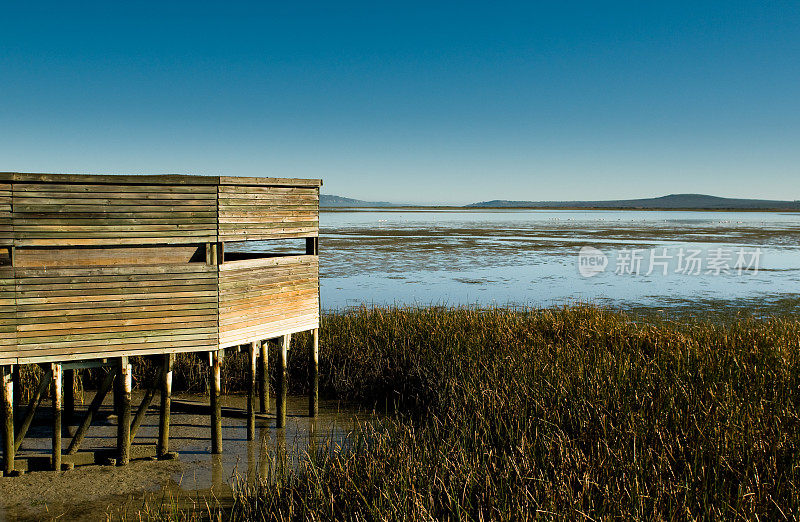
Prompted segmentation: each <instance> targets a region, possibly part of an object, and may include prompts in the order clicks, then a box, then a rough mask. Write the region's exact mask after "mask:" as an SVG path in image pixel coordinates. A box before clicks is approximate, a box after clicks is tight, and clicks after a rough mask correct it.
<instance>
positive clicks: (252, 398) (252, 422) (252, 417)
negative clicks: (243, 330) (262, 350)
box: [247, 341, 258, 440]
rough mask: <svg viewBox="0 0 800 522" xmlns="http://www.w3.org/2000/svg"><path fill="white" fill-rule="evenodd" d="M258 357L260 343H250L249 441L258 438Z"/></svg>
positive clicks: (248, 376) (248, 377)
mask: <svg viewBox="0 0 800 522" xmlns="http://www.w3.org/2000/svg"><path fill="white" fill-rule="evenodd" d="M257 357H258V343H257V342H255V341H253V342H252V343H250V357H249V363H250V364H249V365H248V368H249V370H250V371H249V372H248V375H247V379H248V381H249V382H248V390H247V440H253V439H255V438H256V375H257V373H258V368H257V366H256V359H257Z"/></svg>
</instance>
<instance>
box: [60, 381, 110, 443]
mask: <svg viewBox="0 0 800 522" xmlns="http://www.w3.org/2000/svg"><path fill="white" fill-rule="evenodd" d="M115 378H116V375H115V372H114V371H111V372H109V373H108V375H106V378H105V379H104V380H103V384H101V385H100V389H99V390H97V393H96V394H95V396H94V399H92V403H91V404H90V405H89V410H88V411H87V412H86V417H84V418H83V422H81V425H80V426H79V427H78V430H77V431H76V432H75V436H74V437H73V438H72V442H70V443H69V446H68V447H67V455H74V454H75V453H77V451H78V448H80V446H81V442H82V441H83V438H84V437H85V436H86V432H87V431H88V430H89V426H91V425H92V417H94V414H95V413H97V412H98V410H100V406H102V405H103V399H105V398H106V395H107V394H108V391H109V390H110V389H111V385H112V384H113V383H114V380H115Z"/></svg>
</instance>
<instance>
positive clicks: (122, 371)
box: [117, 357, 133, 466]
mask: <svg viewBox="0 0 800 522" xmlns="http://www.w3.org/2000/svg"><path fill="white" fill-rule="evenodd" d="M118 372H119V373H118V374H117V375H118V377H117V378H118V380H119V386H118V387H117V389H118V390H119V397H118V401H117V403H118V405H119V406H118V408H119V413H118V415H119V416H118V417H117V465H118V466H125V465H126V464H128V463H129V462H130V460H131V389H132V387H133V379H132V377H133V376H132V375H131V365H130V364H128V358H127V357H120V362H119V370H118Z"/></svg>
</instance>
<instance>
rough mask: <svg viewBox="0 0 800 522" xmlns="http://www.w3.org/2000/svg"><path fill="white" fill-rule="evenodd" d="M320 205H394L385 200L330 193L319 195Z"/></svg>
mask: <svg viewBox="0 0 800 522" xmlns="http://www.w3.org/2000/svg"><path fill="white" fill-rule="evenodd" d="M319 206H320V207H323V208H325V207H394V206H396V205H394V204H393V203H388V202H386V201H364V200H361V199H353V198H345V197H342V196H334V195H332V194H320V195H319Z"/></svg>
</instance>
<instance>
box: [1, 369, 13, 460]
mask: <svg viewBox="0 0 800 522" xmlns="http://www.w3.org/2000/svg"><path fill="white" fill-rule="evenodd" d="M12 371H13V370H12V369H11V367H10V366H0V386H2V390H0V393H2V409H0V413H1V414H2V423H3V474H4V475H11V474H12V473H14V453H15V450H16V448H15V447H14V379H13V378H12V377H11V373H12Z"/></svg>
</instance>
